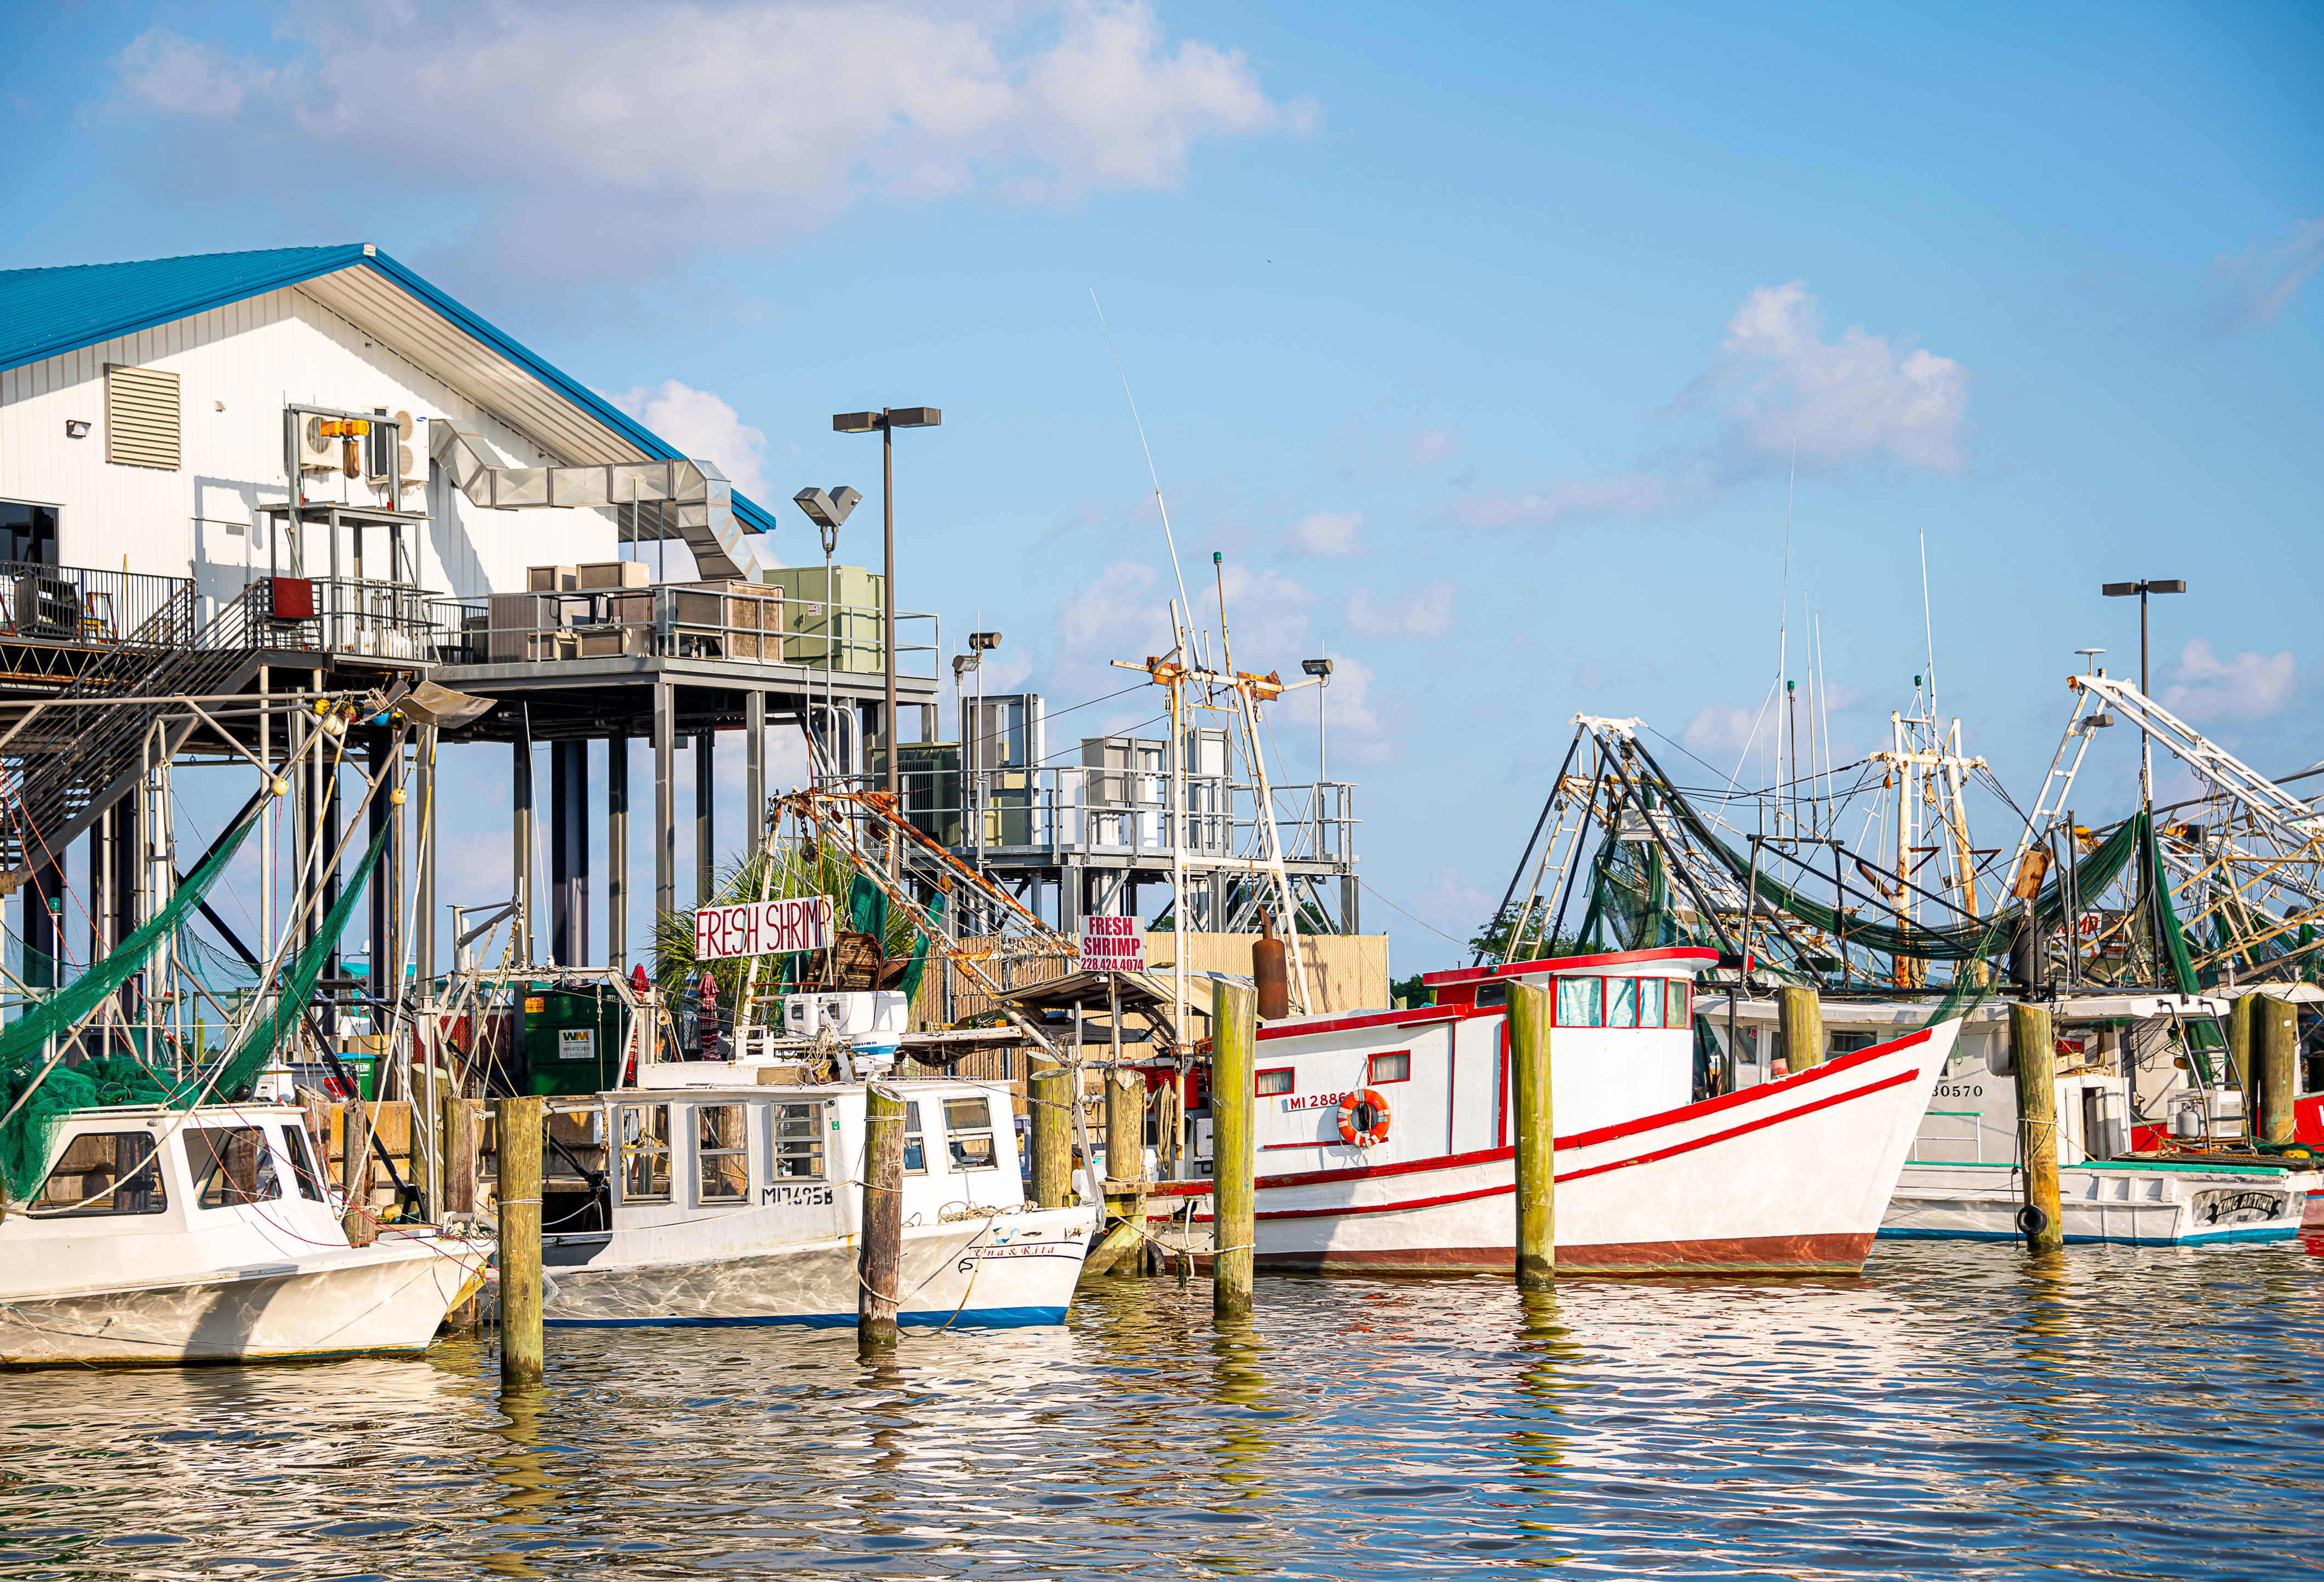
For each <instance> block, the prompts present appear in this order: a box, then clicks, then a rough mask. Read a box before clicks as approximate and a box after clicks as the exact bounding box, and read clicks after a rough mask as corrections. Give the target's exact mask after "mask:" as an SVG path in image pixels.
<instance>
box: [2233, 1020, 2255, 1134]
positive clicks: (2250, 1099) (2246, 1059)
mask: <svg viewBox="0 0 2324 1582" xmlns="http://www.w3.org/2000/svg"><path fill="white" fill-rule="evenodd" d="M2258 1010H2259V990H2257V989H2253V990H2252V991H2251V992H2250V993H2248V994H2239V995H2237V996H2236V998H2233V999H2231V1000H2229V1001H2228V1002H2227V1070H2228V1071H2230V1072H2233V1073H2234V1074H2235V1079H2236V1083H2237V1085H2238V1086H2240V1087H2241V1088H2242V1089H2243V1090H2244V1113H2245V1114H2246V1115H2248V1116H2252V1117H2254V1118H2255V1120H2254V1123H2253V1124H2254V1127H2255V1129H2254V1130H2253V1132H2252V1136H2259V1132H2258V1131H2257V1129H2256V1127H2257V1124H2258V1123H2257V1120H2256V1117H2257V1116H2258V1114H2259V1086H2260V1083H2259V1048H2260V1041H2259V1040H2258V1039H2257V1038H2256V1037H2255V1036H2253V1032H2252V1028H2253V1024H2254V1023H2255V1021H2256V1020H2257V1019H2258V1016H2257V1013H2258Z"/></svg>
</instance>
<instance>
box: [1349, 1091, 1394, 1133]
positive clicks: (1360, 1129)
mask: <svg viewBox="0 0 2324 1582" xmlns="http://www.w3.org/2000/svg"><path fill="white" fill-rule="evenodd" d="M1367 1117H1368V1120H1367V1124H1364V1125H1361V1126H1359V1125H1358V1124H1357V1123H1358V1120H1359V1119H1360V1118H1367ZM1340 1141H1342V1142H1343V1143H1345V1144H1346V1145H1348V1146H1349V1147H1351V1148H1375V1147H1378V1146H1379V1145H1380V1144H1382V1143H1385V1142H1387V1141H1388V1100H1387V1099H1383V1098H1381V1097H1380V1096H1379V1090H1377V1089H1373V1088H1359V1089H1358V1090H1356V1091H1354V1092H1352V1093H1351V1094H1349V1095H1348V1096H1347V1097H1346V1098H1345V1099H1341V1100H1340Z"/></svg>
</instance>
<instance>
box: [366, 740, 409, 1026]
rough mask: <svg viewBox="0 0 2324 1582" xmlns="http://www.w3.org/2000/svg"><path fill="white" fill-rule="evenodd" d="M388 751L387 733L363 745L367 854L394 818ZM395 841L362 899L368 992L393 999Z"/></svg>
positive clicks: (376, 865) (391, 840) (397, 969)
mask: <svg viewBox="0 0 2324 1582" xmlns="http://www.w3.org/2000/svg"><path fill="white" fill-rule="evenodd" d="M388 752H389V747H388V738H387V732H386V731H373V732H372V733H371V740H368V741H366V742H364V763H365V768H366V769H367V771H368V776H369V778H370V780H371V782H372V784H373V786H374V790H373V792H372V794H371V795H370V796H368V797H366V798H365V799H364V849H365V850H366V851H368V850H369V849H370V846H371V843H372V842H374V841H376V840H378V839H379V832H380V831H382V830H383V829H385V828H386V827H387V826H388V824H389V822H390V821H391V820H392V819H393V818H394V817H395V806H394V805H393V804H392V803H391V802H390V801H389V800H388V797H389V796H390V794H391V792H392V789H393V777H392V776H391V775H389V774H388V773H387V772H386V771H387V768H388V762H387V755H388ZM394 845H395V842H394V838H393V837H392V836H390V837H389V850H388V851H385V852H383V854H382V855H381V858H380V860H379V861H378V862H376V863H374V864H373V865H372V870H371V885H370V893H369V894H367V895H366V896H365V897H364V900H365V901H366V902H367V903H369V905H370V908H371V979H370V982H371V992H372V993H373V994H374V995H378V996H381V997H383V998H393V996H394V994H395V992H396V990H397V989H399V988H401V985H400V984H398V983H397V982H396V974H397V973H398V972H400V971H401V970H402V964H401V961H399V960H398V958H397V956H396V952H395V897H396V893H397V892H398V891H399V890H401V888H403V887H402V886H401V885H400V884H398V883H397V882H396V878H397V874H396V868H397V863H396V862H395V857H396V855H397V853H396V851H394Z"/></svg>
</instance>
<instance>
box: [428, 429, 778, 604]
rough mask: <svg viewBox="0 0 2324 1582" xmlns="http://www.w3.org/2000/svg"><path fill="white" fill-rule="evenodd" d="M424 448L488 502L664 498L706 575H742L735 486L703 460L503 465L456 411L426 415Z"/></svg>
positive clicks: (517, 505) (608, 502)
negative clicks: (445, 415) (442, 415)
mask: <svg viewBox="0 0 2324 1582" xmlns="http://www.w3.org/2000/svg"><path fill="white" fill-rule="evenodd" d="M428 428H429V438H428V452H429V455H431V456H433V457H434V458H435V459H436V461H437V462H438V464H441V465H442V467H443V469H444V475H445V476H446V477H447V478H449V479H451V480H452V483H453V486H454V487H456V488H457V489H458V490H459V491H460V492H461V493H463V494H465V495H466V496H467V497H468V498H469V499H470V500H472V501H475V502H476V503H477V504H478V505H483V506H489V507H490V508H492V509H493V510H537V509H540V508H544V507H549V506H568V505H590V506H613V505H634V504H637V503H639V502H640V501H669V502H670V504H672V505H673V506H675V507H676V508H677V510H676V511H675V512H674V514H675V516H676V518H677V521H676V526H677V528H678V537H679V538H683V539H685V540H686V547H687V548H688V549H691V550H693V551H694V563H695V565H696V566H699V567H701V569H702V575H704V576H705V577H744V576H748V575H750V573H749V571H748V570H747V569H746V568H747V567H748V566H749V565H750V556H747V555H745V554H744V553H743V551H742V537H743V528H742V523H741V522H739V521H737V520H734V498H733V497H734V491H733V485H732V484H730V483H727V482H726V474H724V473H722V472H720V471H719V470H718V469H717V468H716V467H715V466H713V465H711V464H709V463H708V462H696V461H679V462H604V463H595V464H591V465H588V466H583V467H504V466H502V465H501V464H499V463H498V462H497V461H494V460H493V459H491V458H492V452H491V451H490V450H489V449H488V448H486V446H485V445H484V436H483V435H481V434H479V433H477V432H476V430H475V426H474V425H473V424H468V423H463V422H461V421H460V420H459V419H458V418H430V419H429V424H428Z"/></svg>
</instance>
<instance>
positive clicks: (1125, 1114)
mask: <svg viewBox="0 0 2324 1582" xmlns="http://www.w3.org/2000/svg"><path fill="white" fill-rule="evenodd" d="M1105 1173H1106V1174H1108V1175H1110V1176H1111V1177H1112V1178H1113V1179H1114V1180H1116V1181H1118V1182H1143V1181H1144V1180H1145V1179H1146V1084H1145V1082H1144V1081H1142V1080H1141V1079H1140V1078H1139V1075H1138V1073H1137V1072H1126V1071H1122V1070H1120V1069H1119V1068H1117V1069H1115V1070H1113V1071H1110V1072H1106V1074H1105Z"/></svg>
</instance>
